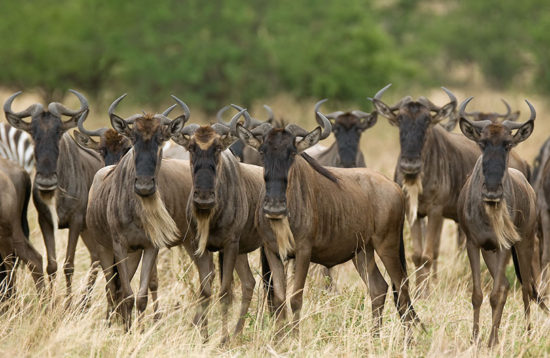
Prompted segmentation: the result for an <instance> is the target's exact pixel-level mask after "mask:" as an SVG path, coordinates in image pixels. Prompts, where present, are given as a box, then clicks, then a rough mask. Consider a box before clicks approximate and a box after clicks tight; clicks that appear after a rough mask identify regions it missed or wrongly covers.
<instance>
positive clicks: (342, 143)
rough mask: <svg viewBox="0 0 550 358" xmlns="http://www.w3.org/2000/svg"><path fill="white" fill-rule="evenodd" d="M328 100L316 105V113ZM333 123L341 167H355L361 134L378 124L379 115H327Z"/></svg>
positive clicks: (347, 113)
mask: <svg viewBox="0 0 550 358" xmlns="http://www.w3.org/2000/svg"><path fill="white" fill-rule="evenodd" d="M326 101H327V99H326V98H325V99H323V100H320V101H319V102H317V104H315V113H317V112H319V108H320V107H321V104H323V103H325V102H326ZM325 117H327V119H329V120H330V121H331V125H332V133H334V137H335V138H336V145H337V147H338V155H339V157H340V158H339V161H340V166H342V167H344V168H352V167H355V166H356V164H355V160H356V158H357V152H358V148H359V141H360V140H361V134H362V133H363V132H364V131H365V130H367V129H369V128H370V127H372V126H373V125H375V124H376V120H377V118H378V113H377V112H376V111H374V112H373V113H366V112H363V111H359V110H355V111H351V112H343V111H337V112H333V113H329V114H327V115H325Z"/></svg>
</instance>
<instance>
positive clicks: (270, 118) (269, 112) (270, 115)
mask: <svg viewBox="0 0 550 358" xmlns="http://www.w3.org/2000/svg"><path fill="white" fill-rule="evenodd" d="M264 108H265V110H266V112H267V121H266V122H273V121H274V120H275V115H274V114H273V110H272V109H271V107H269V106H268V105H267V104H264Z"/></svg>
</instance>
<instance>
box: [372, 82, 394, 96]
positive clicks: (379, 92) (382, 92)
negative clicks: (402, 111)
mask: <svg viewBox="0 0 550 358" xmlns="http://www.w3.org/2000/svg"><path fill="white" fill-rule="evenodd" d="M391 85H392V84H391V83H390V84H388V85H386V87H384V88H382V89H381V90H380V91H378V92H376V94H375V95H374V98H375V99H377V100H381V99H382V95H383V94H384V92H386V90H387V89H388V88H390V87H391Z"/></svg>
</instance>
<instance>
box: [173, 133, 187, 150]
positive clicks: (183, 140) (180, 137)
mask: <svg viewBox="0 0 550 358" xmlns="http://www.w3.org/2000/svg"><path fill="white" fill-rule="evenodd" d="M171 138H172V140H173V141H174V142H176V143H177V144H179V145H181V146H182V147H184V148H185V149H187V150H189V142H190V139H191V137H190V136H189V135H187V134H182V133H181V132H176V133H172V137H171Z"/></svg>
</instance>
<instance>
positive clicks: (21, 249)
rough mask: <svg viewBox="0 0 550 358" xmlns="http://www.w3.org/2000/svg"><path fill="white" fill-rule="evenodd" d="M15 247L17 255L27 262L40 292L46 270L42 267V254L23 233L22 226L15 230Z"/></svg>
mask: <svg viewBox="0 0 550 358" xmlns="http://www.w3.org/2000/svg"><path fill="white" fill-rule="evenodd" d="M13 249H14V251H15V255H16V256H18V257H19V258H20V259H21V260H23V262H24V263H26V264H27V266H28V267H29V270H30V271H31V274H32V278H33V280H34V285H35V286H36V290H37V291H38V292H39V293H42V292H43V289H44V276H43V275H44V271H43V268H42V256H41V255H40V254H39V253H38V251H36V250H35V248H34V247H33V246H32V245H31V243H30V242H29V240H28V239H27V238H26V237H25V235H24V234H23V230H22V229H21V227H20V226H18V227H16V228H14V231H13Z"/></svg>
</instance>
